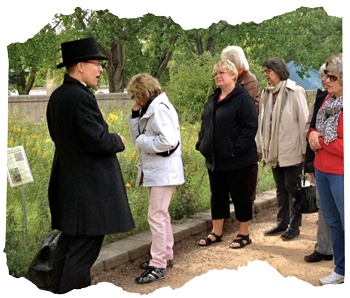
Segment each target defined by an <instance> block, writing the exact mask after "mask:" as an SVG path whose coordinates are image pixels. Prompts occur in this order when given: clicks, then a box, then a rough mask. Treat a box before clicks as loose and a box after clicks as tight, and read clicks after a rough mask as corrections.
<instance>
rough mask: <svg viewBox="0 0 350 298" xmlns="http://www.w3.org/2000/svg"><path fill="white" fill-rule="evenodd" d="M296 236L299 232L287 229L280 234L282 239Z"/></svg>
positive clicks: (285, 239) (286, 239) (290, 238)
mask: <svg viewBox="0 0 350 298" xmlns="http://www.w3.org/2000/svg"><path fill="white" fill-rule="evenodd" d="M297 236H299V233H297V234H296V233H294V232H292V231H291V230H287V231H285V232H284V233H283V234H282V235H281V237H282V239H283V240H284V241H288V240H292V239H294V238H295V237H297Z"/></svg>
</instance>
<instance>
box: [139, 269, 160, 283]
mask: <svg viewBox="0 0 350 298" xmlns="http://www.w3.org/2000/svg"><path fill="white" fill-rule="evenodd" d="M164 278H165V270H164V269H159V268H154V267H149V268H148V269H146V271H145V272H144V273H142V275H141V276H140V277H137V278H135V281H136V282H137V283H138V284H148V283H150V282H153V281H156V280H160V279H164Z"/></svg>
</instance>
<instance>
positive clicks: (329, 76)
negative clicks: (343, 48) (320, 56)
mask: <svg viewBox="0 0 350 298" xmlns="http://www.w3.org/2000/svg"><path fill="white" fill-rule="evenodd" d="M323 72H324V74H325V76H326V77H327V78H328V79H329V80H330V81H331V82H333V83H334V82H335V81H337V80H339V77H337V76H335V75H331V74H329V71H328V70H327V69H325V70H324V71H323Z"/></svg>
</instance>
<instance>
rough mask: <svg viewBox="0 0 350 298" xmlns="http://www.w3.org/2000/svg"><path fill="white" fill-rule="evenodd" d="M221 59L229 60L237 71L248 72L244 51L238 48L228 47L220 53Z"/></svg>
mask: <svg viewBox="0 0 350 298" xmlns="http://www.w3.org/2000/svg"><path fill="white" fill-rule="evenodd" d="M221 59H226V60H230V61H231V62H232V63H233V64H234V65H235V66H236V68H237V69H238V70H240V69H243V70H249V64H248V61H247V58H246V57H245V55H244V51H243V49H242V48H241V47H239V46H228V47H226V48H224V49H223V50H222V52H221Z"/></svg>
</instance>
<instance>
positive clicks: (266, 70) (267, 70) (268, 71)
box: [263, 68, 273, 74]
mask: <svg viewBox="0 0 350 298" xmlns="http://www.w3.org/2000/svg"><path fill="white" fill-rule="evenodd" d="M271 71H273V69H270V68H265V69H264V70H263V73H267V74H269V73H270V72H271Z"/></svg>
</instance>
